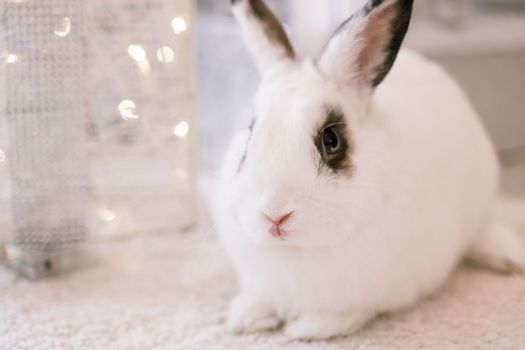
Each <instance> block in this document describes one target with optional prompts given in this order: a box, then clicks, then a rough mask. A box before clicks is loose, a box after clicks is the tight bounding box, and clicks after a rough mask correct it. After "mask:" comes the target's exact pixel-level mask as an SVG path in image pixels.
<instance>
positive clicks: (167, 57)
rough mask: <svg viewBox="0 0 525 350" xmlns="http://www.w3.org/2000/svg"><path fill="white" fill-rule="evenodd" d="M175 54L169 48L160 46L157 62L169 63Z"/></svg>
mask: <svg viewBox="0 0 525 350" xmlns="http://www.w3.org/2000/svg"><path fill="white" fill-rule="evenodd" d="M174 57H175V54H174V53H173V50H172V49H171V47H169V46H162V47H160V48H159V49H158V50H157V59H158V60H159V62H165V63H169V62H172V61H173V58H174Z"/></svg>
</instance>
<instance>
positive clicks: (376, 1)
mask: <svg viewBox="0 0 525 350" xmlns="http://www.w3.org/2000/svg"><path fill="white" fill-rule="evenodd" d="M234 1H235V0H234ZM383 2H385V0H370V1H369V2H367V3H366V4H365V6H364V7H363V9H362V11H363V14H364V15H365V16H368V14H370V12H372V10H373V9H375V8H376V7H378V6H380V5H381V4H382V3H383Z"/></svg>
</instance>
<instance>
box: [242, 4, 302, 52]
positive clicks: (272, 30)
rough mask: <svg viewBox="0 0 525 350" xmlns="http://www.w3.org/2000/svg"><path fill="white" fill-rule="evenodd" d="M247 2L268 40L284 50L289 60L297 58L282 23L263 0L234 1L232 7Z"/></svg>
mask: <svg viewBox="0 0 525 350" xmlns="http://www.w3.org/2000/svg"><path fill="white" fill-rule="evenodd" d="M242 1H245V2H246V3H247V5H248V6H249V8H250V10H251V12H252V13H253V15H254V17H255V18H256V19H257V20H258V21H259V22H260V23H261V25H262V29H263V30H264V33H265V34H266V36H267V38H268V40H270V42H272V43H273V44H275V45H277V46H282V47H283V48H284V51H285V54H286V56H287V57H289V58H292V59H293V58H295V51H294V49H293V47H292V44H291V43H290V40H289V39H288V35H286V32H285V31H284V28H283V26H282V25H281V22H279V20H278V19H277V17H275V15H274V14H273V12H272V11H271V10H270V8H269V7H268V6H267V5H266V4H265V3H264V1H262V0H232V5H236V4H238V3H240V2H242Z"/></svg>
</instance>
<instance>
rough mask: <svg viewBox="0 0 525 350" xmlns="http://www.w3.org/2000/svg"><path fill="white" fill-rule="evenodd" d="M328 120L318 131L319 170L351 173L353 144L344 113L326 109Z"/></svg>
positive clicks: (316, 137) (316, 138)
mask: <svg viewBox="0 0 525 350" xmlns="http://www.w3.org/2000/svg"><path fill="white" fill-rule="evenodd" d="M325 111H326V119H325V121H324V123H323V124H322V125H321V127H320V128H319V129H318V131H317V133H316V135H315V137H314V144H315V147H316V148H317V151H318V152H319V155H320V156H321V162H320V164H319V170H321V169H322V168H325V167H328V168H329V169H331V170H332V171H334V172H350V171H351V170H352V164H351V162H350V154H349V153H350V151H351V142H350V140H349V134H348V130H347V127H346V122H345V118H344V115H343V113H342V112H341V111H340V110H339V109H337V108H331V107H326V108H325Z"/></svg>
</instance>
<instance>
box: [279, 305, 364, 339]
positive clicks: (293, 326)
mask: <svg viewBox="0 0 525 350" xmlns="http://www.w3.org/2000/svg"><path fill="white" fill-rule="evenodd" d="M373 317H374V314H372V313H370V312H356V313H342V314H309V315H303V316H301V317H299V318H298V319H297V320H295V321H294V322H292V323H290V324H289V325H288V327H287V328H286V334H287V335H288V336H289V337H290V338H292V339H296V340H325V339H330V338H334V337H341V336H345V335H349V334H352V333H354V332H356V331H358V330H359V329H360V328H362V327H363V326H364V325H365V324H366V323H367V322H368V321H369V320H370V319H372V318H373Z"/></svg>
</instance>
